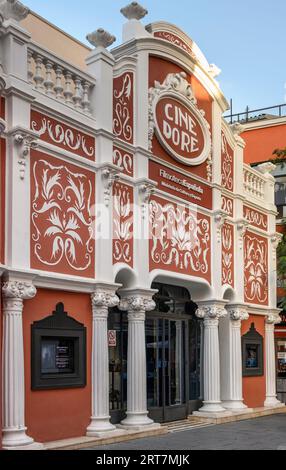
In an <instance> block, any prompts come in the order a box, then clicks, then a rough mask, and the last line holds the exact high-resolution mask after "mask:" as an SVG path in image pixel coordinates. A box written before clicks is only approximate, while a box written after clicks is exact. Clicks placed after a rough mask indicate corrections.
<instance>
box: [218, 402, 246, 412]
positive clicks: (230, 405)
mask: <svg viewBox="0 0 286 470" xmlns="http://www.w3.org/2000/svg"><path fill="white" fill-rule="evenodd" d="M222 406H223V408H225V409H226V410H229V411H245V410H248V407H247V405H245V404H244V403H243V401H242V400H228V401H222Z"/></svg>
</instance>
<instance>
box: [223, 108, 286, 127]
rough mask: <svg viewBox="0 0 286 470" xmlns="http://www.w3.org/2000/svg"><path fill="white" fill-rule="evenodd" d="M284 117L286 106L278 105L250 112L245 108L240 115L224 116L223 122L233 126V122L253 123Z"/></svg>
mask: <svg viewBox="0 0 286 470" xmlns="http://www.w3.org/2000/svg"><path fill="white" fill-rule="evenodd" d="M283 116H285V117H286V104H285V103H284V104H278V105H275V106H270V107H269V108H260V109H253V110H250V109H249V107H248V106H247V108H246V110H245V111H244V112H242V113H237V114H233V113H231V114H228V115H227V116H225V117H224V118H225V120H226V121H227V122H228V123H230V124H233V123H234V122H241V123H247V122H253V121H259V120H263V119H270V118H278V117H283Z"/></svg>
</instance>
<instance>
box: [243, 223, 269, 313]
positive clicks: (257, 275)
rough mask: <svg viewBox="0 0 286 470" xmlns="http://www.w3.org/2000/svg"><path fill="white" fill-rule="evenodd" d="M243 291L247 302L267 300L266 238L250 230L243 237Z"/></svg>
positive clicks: (262, 302) (264, 301)
mask: <svg viewBox="0 0 286 470" xmlns="http://www.w3.org/2000/svg"><path fill="white" fill-rule="evenodd" d="M244 291H245V298H246V300H247V301H248V302H252V303H261V304H265V303H266V302H267V300H268V250H267V240H266V239H265V240H264V239H260V238H258V237H257V236H255V235H252V234H251V233H250V232H249V233H247V234H246V235H245V237H244Z"/></svg>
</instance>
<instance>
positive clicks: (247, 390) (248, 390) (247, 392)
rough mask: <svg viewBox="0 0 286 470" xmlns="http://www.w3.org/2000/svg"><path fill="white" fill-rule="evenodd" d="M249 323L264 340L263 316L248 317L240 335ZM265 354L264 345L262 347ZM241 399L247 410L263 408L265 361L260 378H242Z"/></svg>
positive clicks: (243, 323)
mask: <svg viewBox="0 0 286 470" xmlns="http://www.w3.org/2000/svg"><path fill="white" fill-rule="evenodd" d="M251 323H254V324H255V328H256V330H257V331H258V333H260V334H261V335H262V336H263V338H264V332H265V327H264V316H259V315H250V316H249V319H248V320H247V321H243V322H242V328H241V334H242V335H244V334H245V333H247V332H248V331H249V329H250V326H251ZM264 353H265V345H264ZM242 386H243V398H244V402H245V403H246V405H247V406H248V407H249V408H259V407H261V406H264V401H265V394H266V382H265V360H264V375H263V376H262V377H243V379H242Z"/></svg>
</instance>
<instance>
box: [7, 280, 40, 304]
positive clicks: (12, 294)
mask: <svg viewBox="0 0 286 470" xmlns="http://www.w3.org/2000/svg"><path fill="white" fill-rule="evenodd" d="M36 293H37V289H36V288H35V286H34V285H33V284H32V283H30V282H21V281H8V282H4V283H3V285H2V294H3V297H4V299H18V300H29V299H32V298H33V297H35V295H36Z"/></svg>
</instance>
